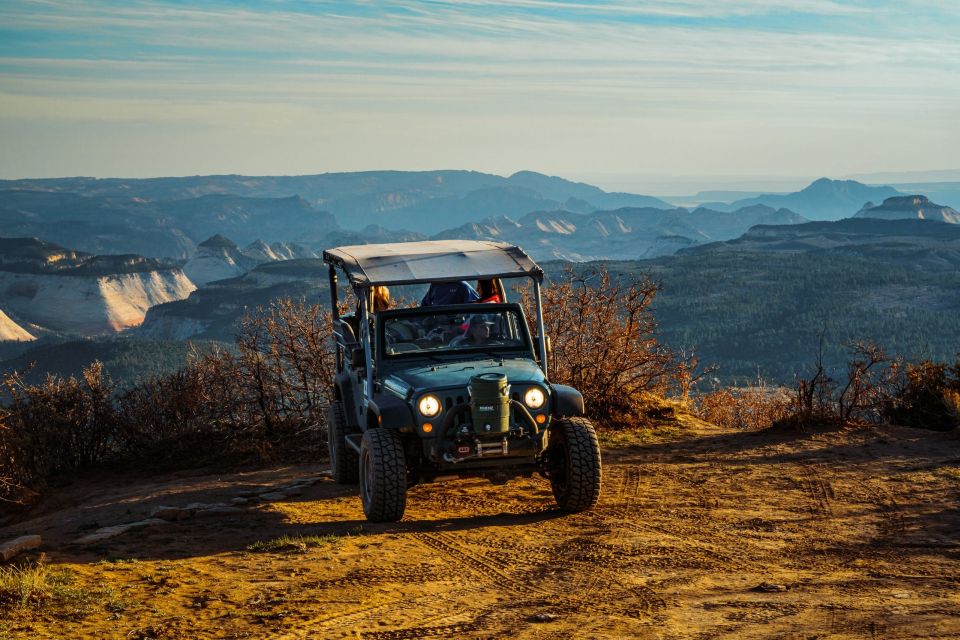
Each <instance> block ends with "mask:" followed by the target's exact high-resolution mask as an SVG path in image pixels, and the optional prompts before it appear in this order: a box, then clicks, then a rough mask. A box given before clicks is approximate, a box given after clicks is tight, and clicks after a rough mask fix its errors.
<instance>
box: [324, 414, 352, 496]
mask: <svg viewBox="0 0 960 640" xmlns="http://www.w3.org/2000/svg"><path fill="white" fill-rule="evenodd" d="M346 433H347V420H346V417H345V416H344V414H343V403H342V402H334V403H331V405H330V409H329V410H328V411H327V449H328V450H329V452H330V471H331V473H333V481H334V482H336V483H337V484H356V483H357V480H359V479H360V457H359V456H358V455H357V452H356V451H354V449H353V447H351V446H350V445H348V444H347V440H346Z"/></svg>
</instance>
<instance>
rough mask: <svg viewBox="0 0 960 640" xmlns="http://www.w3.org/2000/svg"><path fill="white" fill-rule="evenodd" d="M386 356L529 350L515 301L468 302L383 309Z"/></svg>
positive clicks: (527, 337) (529, 351) (496, 353)
mask: <svg viewBox="0 0 960 640" xmlns="http://www.w3.org/2000/svg"><path fill="white" fill-rule="evenodd" d="M382 315H383V316H384V318H383V320H382V325H381V326H382V332H383V333H382V344H383V353H384V355H385V356H386V357H387V358H393V357H401V356H421V357H422V356H436V355H443V354H453V353H456V354H462V355H472V354H478V355H482V354H488V355H502V354H504V353H506V352H517V351H524V352H527V353H530V354H531V355H532V352H531V347H530V339H529V335H528V333H527V326H526V321H525V320H524V318H523V316H522V314H521V313H520V312H519V310H518V309H517V308H516V306H515V305H490V304H471V305H458V306H457V307H434V308H431V307H421V308H419V309H404V310H399V311H393V312H383V313H382Z"/></svg>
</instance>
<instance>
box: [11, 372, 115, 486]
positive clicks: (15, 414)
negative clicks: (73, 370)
mask: <svg viewBox="0 0 960 640" xmlns="http://www.w3.org/2000/svg"><path fill="white" fill-rule="evenodd" d="M2 383H3V386H4V388H5V391H6V395H7V396H8V397H9V398H10V400H9V404H8V405H7V406H5V407H3V409H2V411H0V456H2V458H0V462H2V465H0V478H2V480H0V491H2V493H0V500H6V501H10V500H23V499H24V497H25V496H26V495H29V494H30V492H31V490H33V489H35V488H37V487H39V486H41V485H42V483H43V481H44V480H45V479H46V478H47V477H49V476H51V475H54V474H58V473H67V472H70V471H72V470H74V469H77V468H79V467H83V466H87V465H90V464H93V463H96V462H99V461H101V460H103V459H104V458H106V457H107V456H108V455H109V454H110V453H111V452H112V451H114V450H115V448H116V446H117V442H116V429H117V421H116V413H115V411H114V404H113V397H112V394H113V384H112V382H111V381H110V380H109V379H108V378H106V377H105V376H104V374H103V367H102V365H101V364H100V363H99V362H94V363H93V364H91V365H90V366H89V367H87V368H86V369H84V371H83V374H82V375H81V376H80V377H79V378H77V377H73V376H71V377H69V378H61V377H59V376H53V375H48V376H47V377H46V379H44V381H43V382H42V383H40V384H37V385H31V384H27V383H25V382H24V381H23V378H22V377H21V376H20V375H19V374H17V373H16V372H10V373H6V374H4V376H3V379H2Z"/></svg>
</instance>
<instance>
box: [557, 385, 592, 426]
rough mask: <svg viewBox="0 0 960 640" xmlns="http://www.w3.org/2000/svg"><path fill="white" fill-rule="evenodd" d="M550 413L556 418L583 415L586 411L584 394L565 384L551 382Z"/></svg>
mask: <svg viewBox="0 0 960 640" xmlns="http://www.w3.org/2000/svg"><path fill="white" fill-rule="evenodd" d="M550 390H551V391H552V393H551V394H550V403H551V406H550V413H551V415H552V416H553V417H554V418H561V417H564V416H566V417H581V416H583V415H584V414H585V413H586V410H585V409H584V406H583V394H581V393H580V392H579V391H577V390H576V389H574V388H573V387H568V386H567V385H565V384H551V385H550Z"/></svg>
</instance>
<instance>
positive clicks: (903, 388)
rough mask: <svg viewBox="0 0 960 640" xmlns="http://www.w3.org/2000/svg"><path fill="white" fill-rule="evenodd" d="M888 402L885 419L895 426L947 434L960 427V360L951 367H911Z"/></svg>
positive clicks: (933, 365) (921, 365)
mask: <svg viewBox="0 0 960 640" xmlns="http://www.w3.org/2000/svg"><path fill="white" fill-rule="evenodd" d="M897 382H898V384H897V387H896V389H895V391H894V393H892V394H891V395H890V397H889V398H888V399H887V402H886V403H885V406H884V412H883V413H884V417H885V418H886V419H887V420H889V421H891V422H893V423H896V424H902V425H906V426H911V427H922V428H925V429H934V430H936V431H948V430H950V429H954V428H956V427H958V426H960V360H958V362H957V363H956V364H954V365H953V366H952V367H948V366H947V365H946V364H942V363H935V362H930V361H929V360H924V361H923V362H920V363H917V364H908V365H907V366H906V367H905V368H904V369H903V373H902V375H901V376H899V377H898V380H897Z"/></svg>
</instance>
